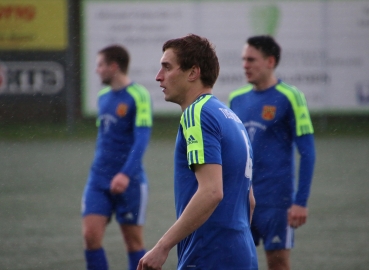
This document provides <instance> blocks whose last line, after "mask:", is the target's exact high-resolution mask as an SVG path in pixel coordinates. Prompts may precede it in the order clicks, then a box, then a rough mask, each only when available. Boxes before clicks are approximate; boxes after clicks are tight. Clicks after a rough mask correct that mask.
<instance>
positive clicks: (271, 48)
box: [247, 35, 282, 67]
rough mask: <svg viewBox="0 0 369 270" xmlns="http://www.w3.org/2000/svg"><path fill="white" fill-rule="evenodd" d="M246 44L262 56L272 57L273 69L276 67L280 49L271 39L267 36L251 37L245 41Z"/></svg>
mask: <svg viewBox="0 0 369 270" xmlns="http://www.w3.org/2000/svg"><path fill="white" fill-rule="evenodd" d="M247 44H249V45H250V46H252V47H254V48H256V49H257V50H259V51H261V52H262V53H263V55H264V56H273V57H274V58H275V67H277V66H278V63H279V60H280V58H281V52H282V49H281V47H280V46H279V44H278V43H277V42H276V41H275V40H274V38H273V37H271V36H268V35H263V36H253V37H250V38H248V39H247Z"/></svg>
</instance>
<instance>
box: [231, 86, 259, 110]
mask: <svg viewBox="0 0 369 270" xmlns="http://www.w3.org/2000/svg"><path fill="white" fill-rule="evenodd" d="M252 88H253V86H252V85H251V84H247V85H245V86H243V87H241V88H240V89H237V90H234V91H233V92H231V94H230V95H229V98H228V106H229V107H230V106H231V102H232V100H233V99H234V98H235V97H237V96H240V95H243V94H245V93H247V92H250V91H251V90H252Z"/></svg>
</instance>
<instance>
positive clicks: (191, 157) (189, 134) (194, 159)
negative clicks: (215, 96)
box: [181, 95, 212, 166]
mask: <svg viewBox="0 0 369 270" xmlns="http://www.w3.org/2000/svg"><path fill="white" fill-rule="evenodd" d="M211 97H212V95H206V96H202V97H200V98H199V99H198V100H196V101H195V102H194V103H192V104H191V105H190V106H189V107H188V108H187V109H186V110H185V111H184V112H183V114H182V117H181V126H182V129H183V135H184V137H185V139H186V143H187V161H188V165H189V166H190V165H192V164H204V163H205V151H204V141H203V136H202V127H201V110H202V107H203V105H204V104H205V103H206V102H207V101H208V100H209V99H210V98H211Z"/></svg>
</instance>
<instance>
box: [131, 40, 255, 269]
mask: <svg viewBox="0 0 369 270" xmlns="http://www.w3.org/2000/svg"><path fill="white" fill-rule="evenodd" d="M218 74H219V63H218V58H217V56H216V54H215V51H214V49H213V47H212V45H211V44H210V43H209V41H208V40H207V39H205V38H201V37H199V36H196V35H188V36H185V37H183V38H178V39H173V40H169V41H167V42H166V43H165V44H164V46H163V56H162V58H161V69H160V70H159V73H158V75H157V77H156V80H157V81H159V82H160V86H161V87H162V88H163V92H164V95H165V100H166V101H170V102H174V103H177V104H179V105H180V106H181V108H182V111H183V114H182V117H181V121H180V126H179V129H178V134H177V140H176V147H175V157H174V158H175V167H174V186H175V206H176V213H177V221H176V222H175V223H174V224H173V226H172V227H171V228H170V229H169V230H168V231H167V232H166V233H165V234H164V235H163V236H162V237H161V239H160V240H159V241H158V243H157V244H156V245H155V246H154V248H153V249H151V250H150V251H149V252H148V253H147V254H146V255H145V256H144V257H143V258H142V259H141V260H140V264H139V267H138V269H139V270H141V269H162V265H163V264H164V262H165V260H166V258H167V256H168V253H169V251H170V250H171V249H172V248H173V247H174V246H175V245H177V253H178V269H215V270H216V269H243V270H251V269H258V266H257V256H256V249H255V245H254V243H253V240H252V236H251V231H250V218H249V215H250V214H251V213H250V211H251V208H250V201H249V196H252V194H251V195H249V194H250V192H249V190H250V187H251V175H252V150H251V147H250V142H249V139H248V136H247V132H246V130H245V128H244V126H243V125H242V123H241V121H240V120H239V118H238V117H237V116H236V115H235V114H234V113H233V112H232V111H231V110H230V109H229V108H227V107H226V106H225V105H224V104H222V103H221V102H220V101H219V100H218V99H217V98H216V97H215V96H213V95H212V94H211V92H212V87H213V85H214V83H215V81H216V79H217V77H218Z"/></svg>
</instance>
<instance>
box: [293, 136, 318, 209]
mask: <svg viewBox="0 0 369 270" xmlns="http://www.w3.org/2000/svg"><path fill="white" fill-rule="evenodd" d="M295 143H296V145H297V149H298V151H299V153H300V156H301V157H300V168H299V183H298V189H297V193H296V198H295V204H297V205H300V206H304V207H306V205H307V201H308V198H309V194H310V186H311V182H312V179H313V173H314V164H315V146H314V135H313V134H306V135H302V136H298V137H296V138H295Z"/></svg>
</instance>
